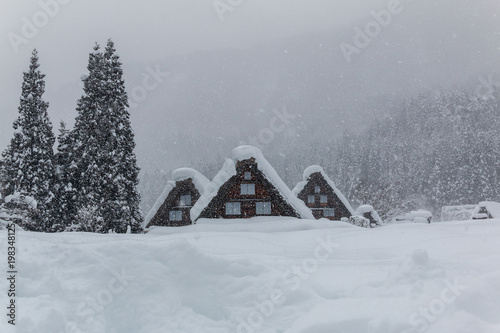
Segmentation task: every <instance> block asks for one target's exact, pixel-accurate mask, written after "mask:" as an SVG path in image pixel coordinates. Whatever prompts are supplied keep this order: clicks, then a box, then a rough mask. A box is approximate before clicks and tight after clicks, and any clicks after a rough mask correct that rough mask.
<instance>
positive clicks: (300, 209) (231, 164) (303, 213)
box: [191, 146, 314, 221]
mask: <svg viewBox="0 0 500 333" xmlns="http://www.w3.org/2000/svg"><path fill="white" fill-rule="evenodd" d="M231 157H232V159H227V160H226V161H225V162H224V165H223V167H222V169H221V170H220V171H219V173H217V175H216V176H215V177H214V179H213V180H212V182H211V183H210V185H208V186H207V190H206V191H205V193H204V194H203V195H202V196H201V197H200V199H199V200H198V201H197V202H196V204H195V205H194V206H193V208H192V209H191V220H192V221H196V219H198V217H199V216H200V214H201V213H202V212H203V210H204V209H205V208H206V207H207V206H209V205H210V202H211V201H212V200H213V199H214V198H215V197H216V196H217V194H218V192H219V189H220V188H221V187H222V186H223V185H224V184H225V183H226V182H227V181H229V180H230V179H231V177H233V176H235V175H236V164H237V163H238V162H242V161H245V160H250V159H254V160H255V163H256V164H257V166H258V169H259V170H260V171H261V172H262V174H263V175H264V177H265V178H266V180H267V181H268V182H269V183H270V184H271V185H273V186H274V187H275V188H276V190H277V191H278V193H279V194H280V196H281V197H282V198H283V200H284V201H285V202H286V203H288V204H289V205H290V206H291V207H292V208H293V209H294V210H295V211H296V212H297V213H298V214H299V216H300V217H301V218H304V219H314V217H313V215H312V213H311V211H310V209H309V208H307V206H306V205H305V204H304V203H303V202H302V200H300V199H298V198H297V197H296V196H294V195H293V193H292V191H290V189H289V188H288V186H286V184H285V183H284V182H283V180H282V179H281V178H280V177H279V176H278V173H277V172H276V170H275V169H274V168H273V167H272V166H271V164H269V162H268V161H267V160H266V159H265V158H264V155H262V152H261V151H260V150H259V149H258V148H256V147H253V146H240V147H237V148H235V149H233V151H232V153H231Z"/></svg>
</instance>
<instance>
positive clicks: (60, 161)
mask: <svg viewBox="0 0 500 333" xmlns="http://www.w3.org/2000/svg"><path fill="white" fill-rule="evenodd" d="M57 142H58V145H57V153H56V155H55V162H56V184H55V186H54V192H55V194H56V196H55V200H54V205H53V207H54V208H53V209H52V212H53V217H54V221H56V222H57V224H55V225H54V226H53V229H54V230H64V229H65V228H67V227H68V226H70V225H71V224H73V222H74V221H75V216H76V213H77V211H76V202H75V200H76V197H77V192H76V189H75V187H74V186H73V182H72V179H71V175H72V174H74V173H73V170H74V169H76V164H75V162H74V161H73V154H72V150H71V149H72V147H73V141H72V136H71V135H70V131H69V130H68V129H66V124H65V123H64V122H63V121H61V127H60V129H59V136H58V137H57Z"/></svg>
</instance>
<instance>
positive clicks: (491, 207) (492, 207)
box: [473, 201, 500, 219]
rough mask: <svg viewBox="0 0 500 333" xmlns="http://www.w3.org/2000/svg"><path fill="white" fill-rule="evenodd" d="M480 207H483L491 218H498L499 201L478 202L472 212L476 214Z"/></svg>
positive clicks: (499, 212) (499, 213) (499, 210)
mask: <svg viewBox="0 0 500 333" xmlns="http://www.w3.org/2000/svg"><path fill="white" fill-rule="evenodd" d="M481 207H485V208H486V210H487V211H488V213H490V215H491V217H492V218H494V219H497V218H500V203H498V202H494V201H483V202H480V203H479V205H478V206H477V207H476V209H474V212H473V214H478V213H479V210H480V209H481Z"/></svg>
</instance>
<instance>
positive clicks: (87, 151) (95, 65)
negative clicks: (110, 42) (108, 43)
mask: <svg viewBox="0 0 500 333" xmlns="http://www.w3.org/2000/svg"><path fill="white" fill-rule="evenodd" d="M99 49H100V47H99V45H97V44H96V45H95V46H94V50H93V52H92V53H90V54H89V63H88V66H87V69H88V71H89V73H88V75H87V76H85V77H83V79H82V81H83V91H84V94H83V96H82V97H81V98H80V99H79V100H78V102H77V112H78V115H77V117H76V120H75V126H74V128H73V130H72V131H71V132H70V133H69V137H70V139H69V140H71V141H70V142H71V148H70V153H71V156H72V162H71V163H72V167H71V168H68V169H66V170H67V172H68V178H69V179H70V180H71V183H72V185H73V187H74V188H75V189H76V197H75V198H74V204H75V207H76V214H77V215H80V216H87V215H88V214H80V213H79V211H80V210H83V211H86V212H87V211H92V212H93V214H94V217H95V218H96V219H97V220H101V219H102V209H101V203H102V202H103V198H102V195H101V194H102V187H103V179H102V175H101V170H100V168H99V167H100V166H101V165H100V163H99V162H100V161H99V156H100V155H101V145H100V143H99V139H100V138H99V133H98V132H99V116H100V114H99V113H100V111H101V109H100V106H101V105H102V104H103V96H102V86H103V67H104V63H103V56H102V53H101V52H100V51H99ZM81 224H85V225H87V224H88V223H86V221H82V220H77V221H75V225H74V226H72V227H71V230H80V229H82V228H79V225H81ZM92 225H93V226H95V229H92V230H88V228H85V230H86V231H93V232H105V230H102V229H101V228H100V226H99V225H95V224H92Z"/></svg>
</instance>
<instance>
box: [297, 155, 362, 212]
mask: <svg viewBox="0 0 500 333" xmlns="http://www.w3.org/2000/svg"><path fill="white" fill-rule="evenodd" d="M302 179H303V181H301V182H299V183H298V184H297V186H295V188H294V189H293V190H292V192H293V193H294V195H295V196H296V197H297V198H299V199H300V200H302V201H303V202H304V203H305V204H306V205H307V207H309V209H311V210H312V213H313V215H314V217H315V218H316V219H320V218H327V219H330V220H336V221H340V219H341V218H343V217H345V218H349V217H351V216H353V215H355V212H354V210H353V209H352V207H351V205H350V204H349V202H348V201H347V199H346V197H344V195H343V194H342V193H340V191H339V190H338V189H337V187H336V186H335V183H334V182H333V181H332V180H331V179H330V177H328V175H327V174H326V173H325V171H324V170H323V168H322V167H320V166H318V165H312V166H310V167H308V168H306V169H305V170H304V173H303V175H302Z"/></svg>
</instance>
